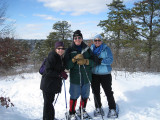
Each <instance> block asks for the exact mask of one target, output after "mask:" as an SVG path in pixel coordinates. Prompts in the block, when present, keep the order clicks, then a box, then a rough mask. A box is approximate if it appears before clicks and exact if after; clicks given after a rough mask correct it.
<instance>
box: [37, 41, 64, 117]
mask: <svg viewBox="0 0 160 120" xmlns="http://www.w3.org/2000/svg"><path fill="white" fill-rule="evenodd" d="M63 54H64V44H63V42H60V41H58V42H56V43H55V50H53V51H51V52H50V53H49V54H48V57H47V61H46V64H45V71H44V73H43V75H42V79H41V84H40V89H41V90H42V92H43V98H44V108H43V120H54V119H55V110H54V106H53V104H52V103H53V101H54V98H55V94H56V93H60V92H61V86H62V78H64V79H67V74H66V73H65V72H64V65H63V63H64V62H63V57H62V56H63Z"/></svg>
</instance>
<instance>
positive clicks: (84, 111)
mask: <svg viewBox="0 0 160 120" xmlns="http://www.w3.org/2000/svg"><path fill="white" fill-rule="evenodd" d="M76 113H77V116H78V117H79V118H80V119H81V108H79V109H78V110H77V112H76ZM82 113H83V115H82V117H83V119H84V120H85V119H92V117H91V116H90V115H89V114H88V113H87V112H86V109H85V108H82Z"/></svg>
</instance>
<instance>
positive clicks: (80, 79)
mask: <svg viewBox="0 0 160 120" xmlns="http://www.w3.org/2000/svg"><path fill="white" fill-rule="evenodd" d="M63 54H64V44H63V42H56V44H55V51H52V52H50V53H49V55H48V58H47V62H46V69H45V72H44V74H43V76H42V80H41V86H40V89H41V90H42V91H43V98H44V109H43V120H53V119H55V111H54V107H53V105H52V103H53V101H54V97H55V94H56V93H59V92H61V86H62V78H61V77H65V76H66V75H65V74H64V69H67V70H69V71H70V73H69V75H70V89H69V93H70V101H69V104H70V107H69V120H76V119H77V118H76V115H75V113H77V114H78V116H81V112H83V114H82V115H83V116H82V117H83V118H87V117H90V116H89V115H88V114H87V112H86V105H87V100H88V98H89V94H90V85H91V88H92V92H93V95H94V101H95V111H94V115H95V116H97V115H102V116H104V111H103V108H102V103H101V96H100V86H102V88H103V90H104V92H105V95H106V97H107V101H108V106H109V112H108V115H107V116H108V117H117V113H116V103H115V100H114V96H113V91H112V76H111V70H112V68H111V64H112V62H113V56H112V52H111V50H110V48H109V47H108V46H107V45H106V44H105V43H103V42H102V36H101V35H96V36H95V37H94V44H92V45H91V47H88V46H87V45H86V44H85V43H84V42H83V35H82V33H81V31H80V30H76V31H75V32H74V34H73V42H72V46H71V47H69V48H68V49H67V50H66V52H65V55H64V59H63V57H62V56H63ZM64 65H65V66H64ZM62 73H63V74H62ZM60 76H61V77H60ZM65 79H67V78H65ZM79 97H80V98H81V100H80V105H79V109H78V110H77V111H76V110H75V109H76V104H77V99H78V98H79Z"/></svg>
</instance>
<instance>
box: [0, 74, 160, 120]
mask: <svg viewBox="0 0 160 120" xmlns="http://www.w3.org/2000/svg"><path fill="white" fill-rule="evenodd" d="M112 77H113V83H112V87H113V91H114V97H115V100H116V103H117V104H118V105H119V108H120V113H119V118H118V120H160V94H159V91H160V74H158V73H143V72H135V73H129V72H124V71H113V72H112ZM40 80H41V75H40V74H39V73H38V72H37V73H23V74H18V75H15V76H8V77H0V96H5V97H10V99H11V102H12V103H13V104H14V107H10V108H7V109H6V108H5V107H2V106H0V120H38V119H41V120H42V114H43V97H42V91H41V90H40V88H39V87H40ZM65 84H66V91H67V109H66V104H65V94H64V86H62V92H61V94H60V95H59V97H58V100H57V102H56V104H55V110H56V118H59V119H61V118H64V113H65V112H66V110H67V111H68V109H69V97H70V96H69V78H68V79H67V80H66V81H65ZM101 92H102V93H101V99H102V105H103V109H104V111H105V116H104V120H107V117H106V115H107V112H108V105H107V100H106V97H105V95H104V92H103V90H102V91H101ZM78 107H79V99H78V102H77V106H76V108H78ZM93 110H94V101H93V95H92V91H91V92H90V100H89V101H88V103H87V112H88V113H89V114H90V115H91V116H92V117H93ZM99 119H100V118H99ZM97 120H98V119H97Z"/></svg>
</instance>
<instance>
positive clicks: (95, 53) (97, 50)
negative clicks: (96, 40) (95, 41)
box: [93, 44, 103, 56]
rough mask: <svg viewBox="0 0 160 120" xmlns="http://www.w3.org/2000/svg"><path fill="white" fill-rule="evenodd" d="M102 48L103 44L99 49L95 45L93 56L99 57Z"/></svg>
mask: <svg viewBox="0 0 160 120" xmlns="http://www.w3.org/2000/svg"><path fill="white" fill-rule="evenodd" d="M102 48H103V44H101V45H100V46H99V47H96V46H95V45H94V47H93V54H94V55H97V56H98V55H99V54H100V53H101V51H102Z"/></svg>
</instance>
